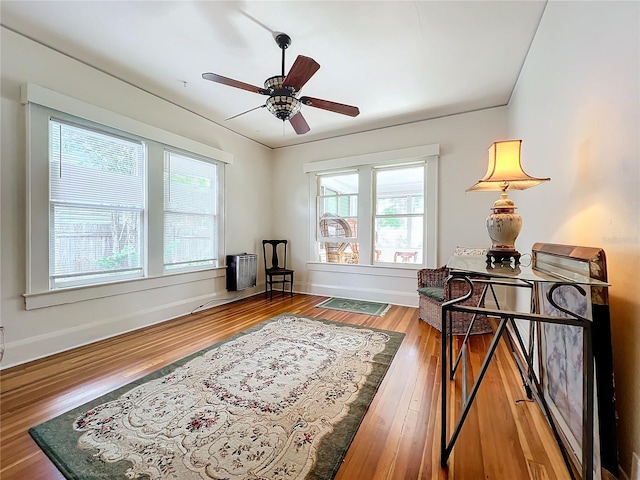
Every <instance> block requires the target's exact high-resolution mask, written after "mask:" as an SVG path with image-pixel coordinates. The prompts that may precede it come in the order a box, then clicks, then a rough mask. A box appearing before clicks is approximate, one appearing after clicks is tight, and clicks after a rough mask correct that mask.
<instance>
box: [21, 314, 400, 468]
mask: <svg viewBox="0 0 640 480" xmlns="http://www.w3.org/2000/svg"><path fill="white" fill-rule="evenodd" d="M284 316H295V317H300V318H304V319H307V320H313V321H318V322H321V323H325V324H328V325H337V326H342V327H351V328H356V329H361V330H371V331H377V332H383V333H386V334H387V335H389V341H388V342H387V344H386V345H385V349H384V350H383V351H382V352H380V353H379V354H377V355H376V356H375V357H373V358H372V365H373V368H372V371H371V373H370V374H369V376H368V377H367V381H366V382H365V384H364V385H363V388H362V389H361V390H360V394H359V395H358V398H357V399H356V401H355V402H353V403H352V404H351V405H350V406H349V414H347V416H346V417H345V418H344V419H343V420H341V421H340V422H338V423H336V424H335V425H334V431H333V432H332V433H331V434H329V435H328V436H327V437H325V438H324V439H323V440H322V441H321V442H319V443H318V451H320V450H322V449H327V450H333V451H334V452H336V454H335V455H328V456H327V457H332V458H328V459H323V458H322V457H319V458H318V461H317V462H316V464H315V465H314V466H313V467H312V469H311V471H310V472H309V473H308V475H307V476H306V477H305V480H331V479H333V478H334V477H335V475H336V473H337V472H338V470H339V468H340V466H341V465H342V462H343V460H344V457H345V455H346V453H347V450H348V449H349V446H350V445H351V443H352V442H353V439H354V438H355V435H356V433H357V432H358V429H359V427H360V424H361V423H362V421H363V420H364V417H365V415H366V413H367V411H368V409H369V406H370V405H371V402H372V401H373V398H374V396H375V394H376V392H377V391H378V389H379V388H380V385H381V384H382V380H383V379H384V377H385V375H386V374H387V372H388V371H389V368H390V367H391V363H392V362H393V358H394V357H395V355H396V353H397V352H398V350H399V348H400V345H401V344H402V341H403V340H404V337H405V334H404V333H402V332H394V331H391V330H383V329H379V328H374V327H367V326H360V325H352V324H349V323H344V322H337V321H333V320H326V319H323V318H316V317H310V316H307V315H300V314H296V313H290V312H285V313H282V314H279V315H277V316H275V317H272V318H270V319H267V320H265V321H263V322H260V323H258V324H257V325H254V326H253V327H249V328H247V329H246V330H243V331H242V332H239V333H236V334H234V335H232V336H230V337H228V338H226V339H224V340H221V341H219V342H216V343H214V344H212V345H210V346H208V347H205V348H203V349H201V350H199V351H197V352H195V353H192V354H190V355H187V356H186V357H183V358H181V359H179V360H176V361H175V362H172V363H171V364H169V365H167V366H165V367H162V368H160V369H158V370H156V371H154V372H151V373H149V374H147V375H144V376H143V377H141V378H139V379H137V380H134V381H132V382H129V383H127V384H125V385H123V386H122V387H119V388H117V389H115V390H113V391H111V392H108V393H105V394H103V395H100V396H99V397H98V398H96V399H94V400H91V401H89V402H86V403H84V404H82V405H80V406H78V407H76V408H73V409H72V410H69V411H67V412H65V413H62V414H60V415H58V416H56V417H54V418H52V419H50V420H47V421H45V422H43V423H41V424H39V425H36V426H34V427H31V428H30V429H29V434H30V435H31V437H32V438H33V439H34V441H35V442H36V443H37V444H38V446H39V447H40V448H41V449H42V451H43V452H44V453H45V454H46V455H47V457H49V459H50V460H51V461H52V462H53V463H54V464H55V465H56V467H57V468H58V470H60V472H61V473H62V474H63V475H64V476H65V478H67V479H69V480H116V479H119V478H122V479H123V480H125V479H126V480H129V479H128V478H127V477H126V476H125V474H124V473H125V472H126V471H127V469H129V468H130V467H131V462H129V461H128V460H121V461H119V462H114V463H110V464H106V463H104V462H101V461H95V459H94V454H95V452H96V451H95V450H80V449H78V448H77V446H76V445H77V441H78V439H79V438H80V436H81V435H82V434H81V433H80V432H74V431H73V430H71V431H70V432H69V433H70V435H67V436H60V435H56V430H57V428H58V425H59V424H60V423H62V425H60V427H63V428H64V427H65V426H68V425H69V424H70V423H72V422H73V420H75V418H76V417H77V416H78V414H79V413H81V412H83V411H85V410H88V409H91V408H93V407H96V406H98V405H101V404H103V403H105V402H108V401H111V400H114V399H116V398H118V397H119V396H121V395H122V394H124V393H126V392H128V391H129V390H131V389H133V388H135V387H137V386H139V385H141V384H143V383H146V382H148V381H150V380H154V379H156V378H159V377H163V376H165V375H168V374H169V373H171V372H172V371H173V370H175V369H176V368H178V367H181V366H182V365H184V364H185V363H187V362H189V361H190V360H192V359H194V358H195V357H198V356H200V355H202V354H204V353H206V352H207V351H209V350H212V349H214V348H217V347H219V346H221V345H224V344H225V343H228V342H230V341H233V340H235V339H237V338H239V337H241V336H244V335H247V334H250V333H253V332H256V331H258V330H261V329H262V328H264V327H265V326H266V325H267V324H269V323H272V322H275V321H277V320H279V319H280V318H282V317H284ZM353 408H361V409H362V411H361V412H353V413H352V412H351V410H352V409H353ZM61 443H62V444H63V445H62V447H63V448H62V450H63V451H67V452H70V453H69V454H68V455H66V457H67V458H65V459H63V458H61V457H60V456H59V455H58V454H57V453H56V452H55V451H54V450H52V449H51V448H49V446H48V445H49V444H54V445H60V444H61ZM58 450H60V449H58ZM107 467H108V468H107ZM88 469H91V470H92V471H94V472H95V475H94V474H90V475H89V474H86V473H84V472H86V471H87V470H88ZM77 472H80V473H79V475H80V476H78V474H76V473H77ZM114 475H116V476H114ZM138 478H148V476H145V477H138Z"/></svg>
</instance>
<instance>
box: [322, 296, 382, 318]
mask: <svg viewBox="0 0 640 480" xmlns="http://www.w3.org/2000/svg"><path fill="white" fill-rule="evenodd" d="M332 300H347V301H349V302H363V303H373V304H376V305H380V306H381V307H384V308H382V311H380V310H378V311H377V312H376V313H366V312H358V311H355V310H345V309H343V308H336V307H327V306H326V305H325V303H329V302H331V301H332ZM316 307H317V308H326V309H327V310H336V311H338V312H348V313H357V314H360V315H373V316H375V317H384V315H385V314H386V313H387V312H388V311H389V309H390V308H391V304H390V303H382V302H372V301H370V300H354V299H352V298H342V297H329V298H327V299H326V300H323V301H322V302H320V303H319V304H317V305H316Z"/></svg>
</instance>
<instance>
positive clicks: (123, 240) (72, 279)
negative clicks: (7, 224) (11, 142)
mask: <svg viewBox="0 0 640 480" xmlns="http://www.w3.org/2000/svg"><path fill="white" fill-rule="evenodd" d="M144 168H145V149H144V145H143V143H142V142H140V141H134V140H131V139H127V138H123V137H118V136H115V135H111V134H108V133H105V132H98V131H95V130H92V129H89V128H86V127H81V126H77V125H73V124H70V123H65V122H62V121H59V120H56V119H50V120H49V208H50V212H49V213H50V221H51V228H50V230H49V232H50V241H49V253H50V255H49V259H50V260H49V262H50V265H49V272H50V275H49V276H50V287H51V288H60V287H68V286H75V285H86V284H94V283H102V282H108V281H114V280H121V279H126V278H136V277H141V276H142V275H143V258H144V256H143V251H142V245H143V241H142V239H143V237H144V235H143V234H144V232H143V221H142V219H143V214H144V204H145V180H144V179H145V172H144Z"/></svg>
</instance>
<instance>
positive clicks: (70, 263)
mask: <svg viewBox="0 0 640 480" xmlns="http://www.w3.org/2000/svg"><path fill="white" fill-rule="evenodd" d="M22 93H23V98H26V99H27V101H28V103H27V109H26V119H27V132H28V135H27V213H28V214H27V238H26V248H27V275H26V280H27V285H26V292H25V295H24V296H25V299H26V308H27V309H28V310H30V309H33V308H41V307H46V306H52V305H59V304H62V303H72V302H76V301H82V300H87V299H91V298H99V297H103V296H108V295H116V294H120V293H124V292H131V291H139V290H145V289H149V288H157V287H159V286H168V285H174V284H176V283H181V282H189V281H192V280H199V279H205V278H214V277H217V276H219V272H217V271H213V269H215V268H216V267H219V260H218V259H219V258H221V257H222V256H223V255H224V252H223V251H222V248H223V243H224V242H221V241H220V239H221V238H224V219H223V216H222V212H223V211H224V194H223V185H224V164H225V163H230V162H231V161H232V156H231V155H229V154H227V153H225V152H221V151H219V150H217V149H215V148H213V147H210V146H208V145H204V144H201V143H198V142H195V141H193V140H191V139H188V138H184V137H180V136H179V135H175V134H172V133H170V132H165V131H163V130H160V129H157V128H155V127H152V126H150V125H146V124H142V123H140V122H137V121H135V120H133V119H130V118H126V117H122V116H120V115H117V114H115V113H113V112H109V111H107V110H104V109H100V108H98V107H95V106H92V105H89V104H86V103H83V102H80V101H78V100H76V99H71V98H69V97H65V96H64V95H61V94H59V93H56V92H51V91H50V90H46V89H44V88H42V87H38V86H34V85H26V86H23V91H22ZM51 107H55V108H51ZM74 113H77V115H74ZM207 270H208V271H209V272H207ZM175 274H181V275H182V276H181V277H176V276H175ZM163 277H164V278H163ZM125 280H126V281H134V282H136V283H128V284H126V285H124V284H122V283H121V282H122V281H125ZM77 287H83V288H77ZM87 287H88V288H87Z"/></svg>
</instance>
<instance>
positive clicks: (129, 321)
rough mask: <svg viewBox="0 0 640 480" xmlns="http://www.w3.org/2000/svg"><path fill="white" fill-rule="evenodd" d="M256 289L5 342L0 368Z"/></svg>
mask: <svg viewBox="0 0 640 480" xmlns="http://www.w3.org/2000/svg"><path fill="white" fill-rule="evenodd" d="M259 293H262V292H261V291H260V290H258V289H256V288H252V289H247V290H244V291H242V292H232V294H231V295H230V294H229V292H226V291H222V292H219V293H218V294H214V295H206V296H200V297H190V298H187V299H183V300H180V301H178V302H173V303H168V304H162V305H159V306H156V307H152V308H148V309H144V310H138V311H135V312H131V314H128V315H122V316H120V317H110V318H106V319H101V320H99V321H95V322H88V323H85V324H82V325H78V326H75V327H72V328H67V329H63V330H55V331H51V332H48V333H46V334H42V335H37V336H33V337H29V338H25V339H21V340H17V341H13V342H8V343H7V344H6V345H5V351H4V357H3V359H2V365H1V366H0V368H1V369H5V368H9V367H13V366H16V365H20V364H23V363H27V362H30V361H33V360H38V359H40V358H44V357H48V356H50V355H54V354H56V353H60V352H64V351H66V350H70V349H72V348H76V347H80V346H83V345H87V344H90V343H93V342H97V341H100V340H104V339H106V338H110V337H115V336H117V335H121V334H123V333H127V332H131V331H134V330H138V329H140V328H144V327H148V326H151V325H155V324H158V323H162V322H166V321H168V320H172V319H174V318H177V317H181V316H184V315H187V314H189V313H190V312H191V311H192V310H193V305H194V304H195V305H199V304H198V302H205V301H206V303H204V305H203V308H202V309H205V308H211V307H213V306H216V305H222V304H225V303H230V302H232V301H235V300H239V299H240V298H246V297H249V296H252V295H256V294H259ZM234 294H235V295H234ZM198 310H200V308H198ZM198 310H196V311H198Z"/></svg>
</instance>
